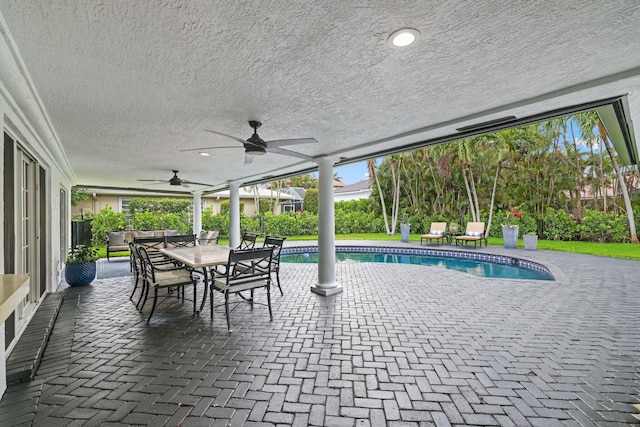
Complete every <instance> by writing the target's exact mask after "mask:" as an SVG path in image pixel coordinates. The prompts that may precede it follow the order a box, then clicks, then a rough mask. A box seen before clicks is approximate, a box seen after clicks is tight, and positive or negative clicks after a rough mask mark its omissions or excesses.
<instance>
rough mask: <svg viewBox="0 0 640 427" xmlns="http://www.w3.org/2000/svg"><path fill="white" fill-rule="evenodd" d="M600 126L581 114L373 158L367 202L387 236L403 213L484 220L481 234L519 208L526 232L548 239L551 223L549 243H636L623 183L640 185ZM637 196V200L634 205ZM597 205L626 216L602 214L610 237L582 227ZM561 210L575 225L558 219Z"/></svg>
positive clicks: (494, 231) (635, 171)
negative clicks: (620, 218) (578, 240)
mask: <svg viewBox="0 0 640 427" xmlns="http://www.w3.org/2000/svg"><path fill="white" fill-rule="evenodd" d="M604 132H605V131H604V128H603V127H602V125H601V123H600V122H599V120H598V118H597V116H596V115H595V114H594V113H585V114H581V115H578V116H572V117H570V118H565V119H557V120H552V121H549V122H545V123H543V124H540V125H530V126H525V127H521V128H515V129H510V130H506V131H503V132H499V133H495V134H491V135H483V136H478V137H474V138H468V139H465V140H462V141H456V142H451V143H447V144H442V145H437V146H432V147H428V148H421V149H418V150H415V151H412V152H407V153H402V154H395V155H393V156H389V157H385V158H384V159H382V161H381V162H376V161H373V160H372V161H370V162H369V163H368V166H369V171H370V176H372V177H373V180H372V187H373V189H372V190H373V194H372V201H373V202H374V204H373V207H374V209H375V210H376V212H378V213H379V215H380V216H381V217H383V218H385V224H387V220H386V218H387V217H391V218H392V221H390V222H391V223H390V227H389V229H388V230H387V232H388V233H391V234H393V233H395V232H396V227H395V225H396V224H394V222H393V218H394V217H396V216H397V215H398V211H399V212H400V215H402V214H408V215H409V216H410V217H418V218H433V217H440V218H444V219H448V220H449V222H450V221H456V222H468V221H485V222H486V223H487V227H486V229H487V235H499V234H500V227H499V225H500V224H501V223H504V221H505V217H504V212H505V211H509V210H510V209H511V208H513V207H517V208H518V210H519V211H522V213H523V217H524V218H526V220H527V221H528V222H529V225H527V228H530V227H533V230H523V229H522V227H521V232H522V233H525V232H529V231H537V232H538V234H539V235H541V236H544V235H545V234H546V233H545V232H544V230H548V229H549V227H551V229H553V232H551V236H553V237H552V238H554V239H566V238H569V237H571V238H581V239H585V240H594V239H595V240H599V241H605V240H606V241H609V240H615V241H621V240H626V241H636V242H637V237H636V231H635V229H636V224H635V221H636V216H634V209H633V206H634V205H633V203H632V196H633V193H632V192H630V191H629V190H628V189H633V188H637V186H638V182H639V179H638V167H637V166H632V167H631V166H627V167H624V168H622V167H620V166H619V165H618V163H619V162H618V161H617V158H616V155H615V153H614V151H613V148H612V146H611V143H610V142H609V141H608V138H607V136H606V133H604ZM634 183H635V187H634V186H633V185H632V184H634ZM639 202H640V200H638V196H636V199H635V206H636V210H637V206H638V204H639ZM594 211H598V212H604V213H611V214H612V215H613V216H614V217H616V218H617V217H618V216H624V217H626V221H623V222H625V223H626V225H621V223H620V221H618V220H616V221H613V220H612V219H607V221H608V223H609V226H608V227H609V228H610V230H608V231H607V232H606V233H605V234H606V236H603V235H598V234H597V233H594V232H592V231H590V230H591V227H587V226H584V227H578V225H580V224H581V223H582V222H584V221H587V222H589V220H590V218H592V217H593V212H594ZM548 212H549V213H551V214H552V215H551V217H553V221H552V224H551V225H547V224H546V222H547V221H548V220H549V218H548V216H547V213H548ZM559 212H563V213H565V214H566V215H567V217H566V218H564V219H565V220H571V221H573V224H574V225H570V223H569V222H567V221H564V222H559V221H557V220H559V219H560V217H559V215H560V214H559ZM602 218H605V217H602ZM606 218H609V217H608V216H607V217H606ZM612 221H613V222H614V223H615V224H616V225H615V226H614V225H612ZM412 223H413V221H412ZM492 224H498V227H495V225H494V226H493V228H492ZM561 224H562V225H561ZM412 225H413V224H412ZM557 227H560V228H557ZM620 227H622V230H620ZM574 228H575V230H574ZM415 230H416V229H415V228H413V227H412V232H415Z"/></svg>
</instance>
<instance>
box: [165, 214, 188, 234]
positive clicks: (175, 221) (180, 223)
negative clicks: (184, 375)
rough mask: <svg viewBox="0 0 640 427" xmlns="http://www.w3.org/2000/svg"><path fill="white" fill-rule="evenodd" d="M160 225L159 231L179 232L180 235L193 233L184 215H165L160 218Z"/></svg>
mask: <svg viewBox="0 0 640 427" xmlns="http://www.w3.org/2000/svg"><path fill="white" fill-rule="evenodd" d="M158 225H159V226H158V228H159V229H165V230H167V229H169V230H178V231H179V232H180V234H189V233H190V232H191V227H190V226H189V223H188V222H186V221H184V219H183V218H182V215H178V214H175V213H165V214H162V215H160V216H159V218H158Z"/></svg>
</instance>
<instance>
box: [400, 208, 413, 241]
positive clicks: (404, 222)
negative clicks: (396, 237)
mask: <svg viewBox="0 0 640 427" xmlns="http://www.w3.org/2000/svg"><path fill="white" fill-rule="evenodd" d="M410 232H411V224H409V216H408V215H407V214H403V215H402V217H401V218H400V237H401V238H402V241H403V242H408V241H409V233H410Z"/></svg>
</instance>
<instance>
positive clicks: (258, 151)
mask: <svg viewBox="0 0 640 427" xmlns="http://www.w3.org/2000/svg"><path fill="white" fill-rule="evenodd" d="M249 126H251V127H252V128H253V135H251V138H249V139H247V140H244V139H242V138H238V137H235V136H232V135H227V134H226V133H222V132H218V131H215V130H209V129H205V130H206V131H207V132H211V133H215V134H216V135H222V136H226V137H227V138H231V139H233V140H235V141H238V142H240V143H242V146H243V147H244V152H245V158H244V163H245V164H248V163H251V162H252V161H253V157H254V156H262V155H264V154H266V153H275V154H282V155H284V156H291V157H297V158H299V159H304V160H313V157H311V156H307V155H306V154H302V153H298V152H296V151H291V150H287V149H285V148H281V147H286V146H289V145H300V144H312V143H317V142H318V141H317V140H316V139H315V138H298V139H278V140H275V141H265V140H263V139H262V138H260V136H259V135H258V128H259V127H260V126H262V123H260V122H258V121H255V120H250V121H249ZM218 148H240V147H238V146H236V145H232V146H225V147H204V148H190V149H187V150H180V151H205V150H213V149H218Z"/></svg>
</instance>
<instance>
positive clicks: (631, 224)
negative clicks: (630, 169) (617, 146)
mask: <svg viewBox="0 0 640 427" xmlns="http://www.w3.org/2000/svg"><path fill="white" fill-rule="evenodd" d="M598 132H600V137H601V138H602V142H603V143H604V146H605V148H606V149H607V153H608V154H609V157H610V158H611V165H612V166H613V170H615V171H616V176H617V177H618V183H619V185H620V191H621V192H622V197H623V198H624V207H625V209H626V211H627V219H628V220H629V231H630V232H631V243H638V235H637V234H636V223H635V220H634V218H633V207H632V206H631V199H630V198H629V191H628V190H627V184H626V183H625V182H624V176H622V172H621V171H620V166H618V161H617V160H616V156H615V154H614V152H613V148H612V147H611V144H609V140H608V136H607V131H606V130H605V128H604V125H603V124H602V122H601V121H600V120H598Z"/></svg>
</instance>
